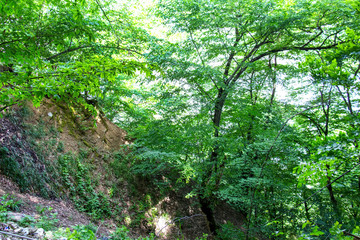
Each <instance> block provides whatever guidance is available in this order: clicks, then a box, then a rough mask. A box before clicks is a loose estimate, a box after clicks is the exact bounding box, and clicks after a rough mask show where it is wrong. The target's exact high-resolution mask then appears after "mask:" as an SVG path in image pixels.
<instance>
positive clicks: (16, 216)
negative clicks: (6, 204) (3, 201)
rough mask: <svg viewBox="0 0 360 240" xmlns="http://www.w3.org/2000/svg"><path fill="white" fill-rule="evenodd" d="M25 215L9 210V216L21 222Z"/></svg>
mask: <svg viewBox="0 0 360 240" xmlns="http://www.w3.org/2000/svg"><path fill="white" fill-rule="evenodd" d="M23 217H24V215H23V214H21V213H14V212H8V218H9V219H11V220H12V221H15V222H19V221H21V219H22V218H23Z"/></svg>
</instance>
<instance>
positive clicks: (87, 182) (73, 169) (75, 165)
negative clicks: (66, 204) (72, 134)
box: [58, 152, 112, 219]
mask: <svg viewBox="0 0 360 240" xmlns="http://www.w3.org/2000/svg"><path fill="white" fill-rule="evenodd" d="M87 157H88V154H87V153H86V152H82V153H80V154H79V156H77V157H76V156H73V154H72V153H67V154H65V155H61V156H60V157H59V160H58V161H59V165H60V166H61V176H62V181H63V185H64V186H66V187H67V189H68V190H69V196H70V197H71V199H72V200H73V201H74V203H75V206H76V207H77V208H78V209H79V210H80V211H84V212H87V213H89V214H90V215H91V216H92V217H93V218H94V219H101V218H105V217H109V216H111V214H112V212H111V207H110V202H109V199H108V197H107V196H106V195H105V194H104V193H102V192H99V193H98V192H96V191H95V189H94V187H95V184H94V182H93V179H92V176H91V174H90V170H89V167H90V166H89V165H87V164H86V163H85V162H84V159H85V158H87Z"/></svg>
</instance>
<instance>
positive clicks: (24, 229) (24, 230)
mask: <svg viewBox="0 0 360 240" xmlns="http://www.w3.org/2000/svg"><path fill="white" fill-rule="evenodd" d="M21 233H22V234H23V235H25V236H27V235H29V234H30V229H29V228H23V229H22V231H21Z"/></svg>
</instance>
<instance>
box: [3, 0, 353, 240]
mask: <svg viewBox="0 0 360 240" xmlns="http://www.w3.org/2000/svg"><path fill="white" fill-rule="evenodd" d="M132 4H133V5H132ZM136 4H138V3H134V2H131V1H130V2H128V3H127V5H126V4H125V5H121V6H120V5H119V4H118V3H116V2H115V1H114V2H112V1H99V0H82V1H73V0H63V1H58V0H18V1H3V2H1V3H0V22H1V29H0V63H1V72H0V84H1V85H0V87H1V88H0V110H1V111H2V112H4V111H5V110H6V109H7V108H9V107H10V106H12V105H14V104H16V103H21V102H23V101H24V100H30V101H32V102H33V103H34V104H35V105H39V104H40V103H41V101H42V99H43V98H45V97H47V98H52V99H55V100H62V101H65V102H67V103H68V104H72V103H75V102H76V103H81V104H83V105H84V106H86V107H87V108H88V109H89V110H90V111H91V112H92V114H94V115H96V114H97V112H96V111H95V108H94V106H96V107H97V108H98V109H100V111H101V112H104V113H105V114H106V115H107V116H108V117H109V118H110V119H112V120H113V121H114V122H116V123H117V124H118V125H119V126H121V127H122V128H124V129H125V130H127V131H128V132H129V134H130V136H131V137H133V138H134V139H135V140H134V143H133V144H132V152H131V154H129V155H128V158H129V161H131V163H132V167H131V169H130V171H131V173H132V174H135V175H137V176H142V177H145V178H147V179H151V180H152V181H153V183H154V184H156V186H157V188H158V189H159V190H161V191H163V192H166V191H170V187H169V186H171V189H175V191H176V190H177V189H184V187H186V189H188V192H187V195H186V197H187V198H194V199H196V200H197V201H198V203H199V206H200V208H201V210H202V211H203V213H204V214H205V215H206V218H207V221H208V223H209V229H210V231H211V232H212V233H213V234H214V235H216V236H218V238H219V239H230V238H244V239H252V238H257V237H260V236H261V237H262V236H267V237H268V238H279V239H287V238H294V239H310V238H311V239H329V238H331V237H332V238H334V239H347V238H349V239H352V237H351V235H359V228H358V227H356V226H359V225H360V166H359V165H360V156H359V147H360V146H359V138H358V136H359V134H360V126H359V110H360V108H359V107H360V106H359V100H360V99H359V90H360V85H359V83H360V21H359V18H360V2H359V1H357V0H331V1H330V0H319V1H310V0H299V1H291V0H267V1H264V0H249V1H231V0H230V1H224V0H216V1H205V0H186V1H184V0H163V1H161V0H160V1H158V2H156V3H155V4H154V5H152V6H151V9H150V11H149V13H148V14H149V16H150V17H151V18H150V19H151V21H150V20H149V21H150V23H149V24H148V25H146V24H145V23H144V22H145V20H144V18H145V17H144V16H142V19H139V18H140V17H139V16H136V17H135V15H132V13H131V12H130V11H129V9H131V8H130V7H129V8H128V9H127V6H134V5H136ZM144 14H145V13H144ZM149 25H150V26H149ZM156 26H157V27H156ZM160 26H162V27H160ZM164 26H166V27H164ZM150 27H152V30H151V28H150ZM154 29H155V30H154ZM156 29H158V31H160V29H161V31H165V33H163V34H156V32H155V31H156ZM164 29H165V30H164ZM160 35H163V37H159V36H160ZM2 155H4V156H5V155H6V150H5V149H3V148H1V146H0V156H2ZM10 160H11V159H9V161H10ZM81 160H82V159H81V158H76V159H75V158H72V157H70V156H68V157H64V158H63V159H62V161H63V162H65V161H71V162H72V164H75V165H76V166H75V165H74V166H75V167H74V168H73V169H76V168H78V172H81V171H85V170H84V169H83V165H82V163H81ZM60 162H61V161H60ZM119 164H120V163H119ZM113 165H114V166H113V168H114V169H116V168H117V166H116V164H113ZM9 166H11V165H9ZM64 166H68V164H64ZM65 173H66V172H64V173H63V179H64V181H66V176H65ZM74 174H75V173H74ZM84 175H86V174H85V173H84ZM74 177H75V175H74ZM75 178H76V177H75ZM78 180H79V181H81V180H82V178H79V179H78ZM84 184H85V183H84ZM80 185H81V184H80V183H79V184H77V187H81V186H80ZM83 187H84V188H87V187H86V186H85V185H84V186H83ZM74 191H75V190H74ZM76 191H81V189H77V190H76ZM80 193H81V192H80ZM83 194H84V196H83V197H84V198H83V199H86V197H87V196H89V195H91V194H96V193H93V192H91V191H90V192H84V193H83ZM100 197H101V196H100ZM101 198H102V197H101ZM99 199H100V198H99ZM79 201H80V202H77V204H80V205H83V207H84V208H88V209H87V211H89V212H94V211H95V212H96V211H98V210H97V209H96V204H95V205H94V206H95V207H94V206H93V205H86V202H87V201H84V202H81V201H82V199H80V200H79ZM99 201H100V200H99ZM223 202H226V203H227V204H228V205H229V206H230V207H231V208H233V209H235V210H236V211H237V212H239V213H241V214H242V215H243V216H244V225H243V226H242V227H241V228H240V227H239V226H233V225H231V224H230V223H229V224H225V225H222V224H220V223H219V222H218V221H216V216H215V213H214V208H215V207H216V205H218V204H221V203H223ZM99 204H100V202H99V203H98V205H99ZM105 210H106V208H104V209H99V211H105ZM109 214H110V213H106V212H102V213H101V214H100V215H109Z"/></svg>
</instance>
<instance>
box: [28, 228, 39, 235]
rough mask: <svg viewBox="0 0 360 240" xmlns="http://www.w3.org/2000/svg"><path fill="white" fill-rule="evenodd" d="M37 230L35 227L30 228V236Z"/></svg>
mask: <svg viewBox="0 0 360 240" xmlns="http://www.w3.org/2000/svg"><path fill="white" fill-rule="evenodd" d="M37 230H38V229H37V228H35V227H31V228H29V231H30V235H33V234H35V232H36V231H37Z"/></svg>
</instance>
